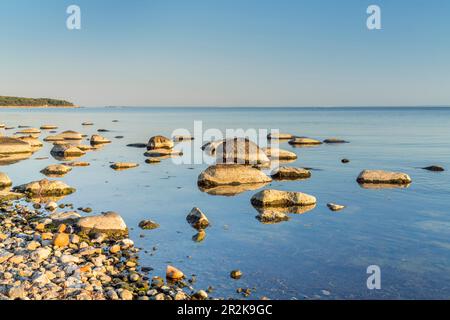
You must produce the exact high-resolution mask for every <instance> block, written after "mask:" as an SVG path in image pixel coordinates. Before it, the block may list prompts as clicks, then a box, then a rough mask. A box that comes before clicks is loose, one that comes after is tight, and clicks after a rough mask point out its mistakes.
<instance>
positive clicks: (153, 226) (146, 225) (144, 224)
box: [139, 220, 159, 230]
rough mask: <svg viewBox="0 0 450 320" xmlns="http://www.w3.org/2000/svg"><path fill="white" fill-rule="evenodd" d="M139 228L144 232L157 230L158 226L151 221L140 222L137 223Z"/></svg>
mask: <svg viewBox="0 0 450 320" xmlns="http://www.w3.org/2000/svg"><path fill="white" fill-rule="evenodd" d="M139 227H140V228H141V229H144V230H153V229H156V228H159V224H157V223H156V222H154V221H152V220H142V221H141V222H139Z"/></svg>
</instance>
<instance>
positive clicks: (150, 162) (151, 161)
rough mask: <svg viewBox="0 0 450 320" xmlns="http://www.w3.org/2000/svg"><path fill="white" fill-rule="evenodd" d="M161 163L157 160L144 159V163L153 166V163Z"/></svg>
mask: <svg viewBox="0 0 450 320" xmlns="http://www.w3.org/2000/svg"><path fill="white" fill-rule="evenodd" d="M160 162H161V159H158V158H153V157H152V158H148V159H145V163H149V164H155V163H160Z"/></svg>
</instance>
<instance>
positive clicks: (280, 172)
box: [272, 167, 311, 180]
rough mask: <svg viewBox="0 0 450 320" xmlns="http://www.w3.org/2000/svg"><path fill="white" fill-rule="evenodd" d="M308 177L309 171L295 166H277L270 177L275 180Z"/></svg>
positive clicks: (309, 175)
mask: <svg viewBox="0 0 450 320" xmlns="http://www.w3.org/2000/svg"><path fill="white" fill-rule="evenodd" d="M310 177H311V171H309V170H307V169H303V168H296V167H279V168H278V169H276V170H275V172H274V173H273V174H272V178H273V179H277V180H299V179H307V178H310Z"/></svg>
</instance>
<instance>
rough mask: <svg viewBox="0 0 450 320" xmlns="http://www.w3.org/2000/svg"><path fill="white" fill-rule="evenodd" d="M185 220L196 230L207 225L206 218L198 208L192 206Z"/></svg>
mask: <svg viewBox="0 0 450 320" xmlns="http://www.w3.org/2000/svg"><path fill="white" fill-rule="evenodd" d="M186 221H187V222H188V223H189V224H190V225H191V227H193V228H195V229H197V230H201V229H206V228H207V227H208V226H209V221H208V218H207V217H206V215H205V214H204V213H203V212H202V211H201V210H200V209H199V208H193V209H192V210H191V212H190V213H189V214H188V215H187V217H186Z"/></svg>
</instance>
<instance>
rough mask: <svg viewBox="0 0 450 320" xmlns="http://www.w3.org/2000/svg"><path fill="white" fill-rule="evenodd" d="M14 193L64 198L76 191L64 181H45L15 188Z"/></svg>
mask: <svg viewBox="0 0 450 320" xmlns="http://www.w3.org/2000/svg"><path fill="white" fill-rule="evenodd" d="M13 191H18V192H20V193H25V194H27V195H29V196H62V195H68V194H71V193H74V192H75V189H74V188H72V187H69V186H68V185H67V184H65V183H64V182H62V181H55V180H47V179H43V180H39V181H33V182H30V183H27V184H23V185H21V186H18V187H14V188H13Z"/></svg>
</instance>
